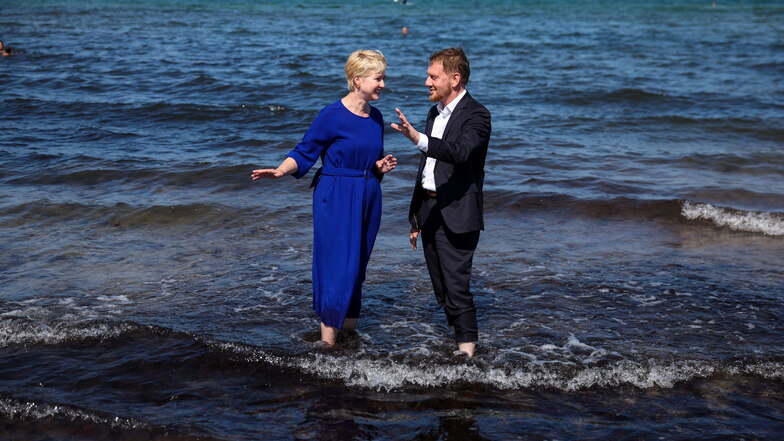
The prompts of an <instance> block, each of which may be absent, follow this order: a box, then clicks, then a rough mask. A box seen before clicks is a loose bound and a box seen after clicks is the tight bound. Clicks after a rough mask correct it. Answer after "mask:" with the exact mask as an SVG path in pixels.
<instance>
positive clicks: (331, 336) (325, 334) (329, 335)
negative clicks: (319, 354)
mask: <svg viewBox="0 0 784 441" xmlns="http://www.w3.org/2000/svg"><path fill="white" fill-rule="evenodd" d="M338 332H339V330H338V328H333V327H332V326H327V325H325V324H324V323H323V322H322V323H321V341H323V342H324V343H326V344H328V345H329V346H334V345H335V340H337V338H338Z"/></svg>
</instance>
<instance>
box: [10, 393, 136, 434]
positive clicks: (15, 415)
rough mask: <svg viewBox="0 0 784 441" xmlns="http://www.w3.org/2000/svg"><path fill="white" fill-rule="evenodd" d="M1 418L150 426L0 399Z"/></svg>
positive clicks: (82, 411)
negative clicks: (49, 419) (62, 419)
mask: <svg viewBox="0 0 784 441" xmlns="http://www.w3.org/2000/svg"><path fill="white" fill-rule="evenodd" d="M0 416H2V417H3V419H6V420H15V419H20V420H22V419H23V420H40V419H46V418H65V419H67V420H69V421H83V422H90V423H95V424H98V425H101V426H109V427H112V428H115V429H125V430H130V429H148V428H149V425H147V424H146V423H144V422H141V421H138V420H135V419H133V418H121V417H106V416H101V415H98V414H94V413H92V412H90V411H85V410H81V409H78V408H74V407H71V406H61V405H53V404H37V403H35V402H32V401H20V400H15V399H12V398H0Z"/></svg>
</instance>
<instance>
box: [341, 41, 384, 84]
mask: <svg viewBox="0 0 784 441" xmlns="http://www.w3.org/2000/svg"><path fill="white" fill-rule="evenodd" d="M386 70H387V59H386V58H384V54H382V53H381V51H378V50H373V51H371V50H358V51H354V52H352V53H351V55H349V56H348V60H346V83H347V84H348V90H349V91H351V92H353V91H354V90H355V89H356V88H357V85H356V84H354V78H356V77H366V76H368V75H372V74H373V73H375V72H384V71H386Z"/></svg>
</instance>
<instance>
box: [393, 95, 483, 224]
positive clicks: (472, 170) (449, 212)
mask: <svg viewBox="0 0 784 441" xmlns="http://www.w3.org/2000/svg"><path fill="white" fill-rule="evenodd" d="M436 116H438V108H437V106H433V107H432V108H430V112H428V114H427V128H426V131H425V134H426V135H427V136H428V150H427V154H425V153H423V154H422V157H421V158H420V161H419V172H418V173H417V179H416V185H415V187H414V195H413V197H412V198H411V206H410V209H409V213H408V219H409V222H410V223H411V226H412V227H414V228H417V229H421V228H422V225H424V222H425V221H426V217H427V214H428V213H422V212H421V211H422V210H421V207H422V202H423V201H424V200H425V197H426V195H427V192H426V190H425V189H423V188H422V170H424V168H425V162H426V161H427V157H432V158H435V159H437V160H438V162H436V166H435V170H434V175H435V182H436V193H437V197H436V202H437V205H438V206H439V207H440V208H441V214H442V216H443V218H444V223H445V224H446V227H447V228H449V230H451V231H452V232H454V233H467V232H470V231H478V230H482V229H484V219H483V215H482V212H483V209H482V186H483V184H484V179H485V171H484V167H485V158H486V157H487V146H488V143H489V141H490V130H491V124H490V111H489V110H487V109H486V108H485V106H483V105H481V104H479V102H477V101H476V100H474V99H473V98H472V97H471V95H470V94H469V93H468V92H466V94H465V96H463V98H462V99H461V100H460V102H458V103H457V107H456V108H455V110H454V111H453V112H452V115H451V116H450V117H449V122H447V125H446V129H445V130H444V135H443V137H442V138H441V139H438V138H434V137H432V136H430V134H431V132H432V130H433V121H434V120H435V118H436Z"/></svg>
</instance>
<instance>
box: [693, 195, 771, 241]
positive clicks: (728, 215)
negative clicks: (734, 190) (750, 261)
mask: <svg viewBox="0 0 784 441" xmlns="http://www.w3.org/2000/svg"><path fill="white" fill-rule="evenodd" d="M681 213H682V215H683V216H684V217H685V218H686V219H689V220H704V221H707V222H710V223H712V224H714V225H716V226H718V227H723V228H729V229H731V230H734V231H743V232H749V233H762V234H765V235H769V236H784V213H770V212H755V211H743V210H736V209H732V208H722V207H716V206H713V205H711V204H704V203H698V202H691V201H684V202H683V205H682V209H681Z"/></svg>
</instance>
